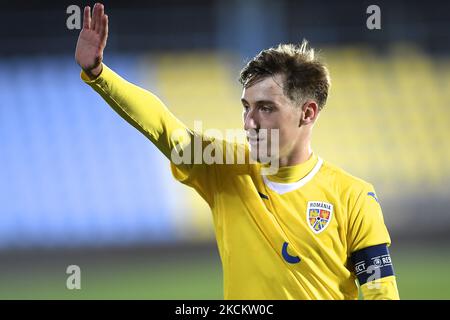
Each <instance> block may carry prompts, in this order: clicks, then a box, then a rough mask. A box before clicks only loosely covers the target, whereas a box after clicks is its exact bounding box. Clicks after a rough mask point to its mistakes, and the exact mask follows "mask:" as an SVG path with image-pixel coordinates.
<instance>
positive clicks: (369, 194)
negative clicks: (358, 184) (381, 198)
mask: <svg viewBox="0 0 450 320" xmlns="http://www.w3.org/2000/svg"><path fill="white" fill-rule="evenodd" d="M367 195H368V196H370V197H373V198H374V199H375V201H376V202H378V199H377V196H376V195H375V192H369V193H367ZM378 203H379V202H378Z"/></svg>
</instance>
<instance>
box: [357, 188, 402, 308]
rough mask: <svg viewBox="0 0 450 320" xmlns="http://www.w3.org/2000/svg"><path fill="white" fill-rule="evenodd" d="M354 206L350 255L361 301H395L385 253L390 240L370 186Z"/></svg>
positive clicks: (361, 193)
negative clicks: (359, 289) (362, 299)
mask: <svg viewBox="0 0 450 320" xmlns="http://www.w3.org/2000/svg"><path fill="white" fill-rule="evenodd" d="M354 203H355V205H354V207H353V210H351V211H350V212H351V213H350V217H349V230H348V243H349V256H351V258H352V260H353V267H354V268H355V275H356V276H357V277H358V281H359V283H360V288H361V293H362V296H363V298H364V300H398V299H399V293H398V289H397V283H396V278H395V275H394V270H393V266H392V261H391V257H390V255H389V251H388V246H389V245H390V244H391V238H390V236H389V232H388V230H387V227H386V225H385V223H384V218H383V213H382V210H381V206H380V203H379V200H378V197H377V195H376V193H375V190H374V188H373V186H372V185H371V184H366V185H365V186H364V187H363V188H362V191H361V192H360V193H359V194H358V195H357V196H356V197H355V200H354ZM386 270H388V271H389V272H387V271H386ZM376 271H378V272H376Z"/></svg>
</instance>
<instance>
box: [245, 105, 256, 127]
mask: <svg viewBox="0 0 450 320" xmlns="http://www.w3.org/2000/svg"><path fill="white" fill-rule="evenodd" d="M250 129H254V130H257V129H259V123H258V119H257V118H256V115H255V113H254V110H250V111H248V112H247V113H246V114H245V113H244V130H250Z"/></svg>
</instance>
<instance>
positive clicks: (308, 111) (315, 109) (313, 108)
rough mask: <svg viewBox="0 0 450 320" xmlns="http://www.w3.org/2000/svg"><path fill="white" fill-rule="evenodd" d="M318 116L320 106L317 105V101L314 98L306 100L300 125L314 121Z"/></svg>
mask: <svg viewBox="0 0 450 320" xmlns="http://www.w3.org/2000/svg"><path fill="white" fill-rule="evenodd" d="M318 116H319V106H318V105H317V102H315V101H314V100H306V102H305V103H304V104H303V106H302V113H301V117H300V123H299V126H301V125H308V124H311V123H314V122H315V121H316V119H317V117H318Z"/></svg>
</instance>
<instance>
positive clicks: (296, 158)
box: [279, 138, 312, 167]
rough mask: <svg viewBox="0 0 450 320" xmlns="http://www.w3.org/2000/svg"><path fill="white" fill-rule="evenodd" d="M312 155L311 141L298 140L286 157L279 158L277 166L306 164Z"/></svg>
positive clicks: (306, 139)
mask: <svg viewBox="0 0 450 320" xmlns="http://www.w3.org/2000/svg"><path fill="white" fill-rule="evenodd" d="M311 155H312V149H311V139H308V138H305V139H300V140H299V141H298V142H297V143H296V145H295V146H294V148H293V149H292V150H291V151H290V152H289V154H288V155H286V156H283V157H280V159H279V160H280V162H279V166H280V167H288V166H295V165H297V164H301V163H303V162H306V161H307V160H308V159H309V158H310V157H311Z"/></svg>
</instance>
